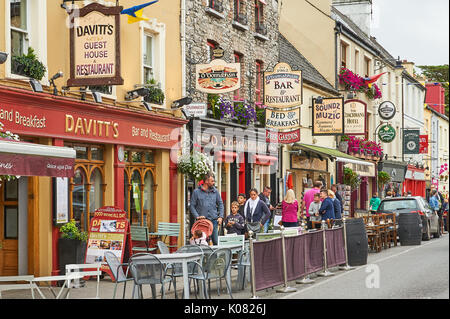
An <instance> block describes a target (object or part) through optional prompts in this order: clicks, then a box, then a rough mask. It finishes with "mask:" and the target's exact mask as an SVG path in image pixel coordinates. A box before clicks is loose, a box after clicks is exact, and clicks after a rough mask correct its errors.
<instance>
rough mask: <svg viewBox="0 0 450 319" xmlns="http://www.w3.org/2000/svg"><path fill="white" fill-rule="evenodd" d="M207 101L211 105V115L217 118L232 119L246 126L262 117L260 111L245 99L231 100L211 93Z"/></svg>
mask: <svg viewBox="0 0 450 319" xmlns="http://www.w3.org/2000/svg"><path fill="white" fill-rule="evenodd" d="M208 102H209V104H210V106H211V111H212V116H213V118H215V119H217V120H225V121H227V122H229V121H234V122H236V123H238V124H241V125H246V126H248V125H250V124H254V123H256V122H257V120H259V119H263V116H262V115H261V111H260V112H257V110H255V107H253V106H252V105H250V104H249V103H248V102H246V101H235V102H232V101H230V100H227V99H225V98H223V97H216V96H213V95H211V96H210V97H209V99H208Z"/></svg>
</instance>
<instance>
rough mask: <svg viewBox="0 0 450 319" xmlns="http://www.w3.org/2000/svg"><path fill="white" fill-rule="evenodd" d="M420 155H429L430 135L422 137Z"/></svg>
mask: <svg viewBox="0 0 450 319" xmlns="http://www.w3.org/2000/svg"><path fill="white" fill-rule="evenodd" d="M420 154H428V135H420Z"/></svg>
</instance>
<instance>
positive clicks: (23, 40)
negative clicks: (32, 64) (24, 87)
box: [10, 0, 29, 74]
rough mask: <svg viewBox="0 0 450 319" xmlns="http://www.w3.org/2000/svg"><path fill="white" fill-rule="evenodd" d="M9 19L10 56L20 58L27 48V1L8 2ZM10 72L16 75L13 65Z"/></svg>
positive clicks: (11, 0)
mask: <svg viewBox="0 0 450 319" xmlns="http://www.w3.org/2000/svg"><path fill="white" fill-rule="evenodd" d="M10 19H11V20H10V25H11V27H10V29H11V56H21V55H22V54H26V53H27V51H28V46H29V41H28V40H29V34H28V9H27V0H10ZM11 61H13V60H12V59H11ZM11 72H12V73H16V74H17V73H18V71H17V67H16V66H15V65H14V64H12V65H11Z"/></svg>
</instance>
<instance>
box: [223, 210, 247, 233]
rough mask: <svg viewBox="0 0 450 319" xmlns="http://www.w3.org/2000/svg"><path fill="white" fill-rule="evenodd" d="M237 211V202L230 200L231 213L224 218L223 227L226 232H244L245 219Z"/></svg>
mask: <svg viewBox="0 0 450 319" xmlns="http://www.w3.org/2000/svg"><path fill="white" fill-rule="evenodd" d="M238 212H239V203H238V202H232V203H231V214H230V215H228V216H227V218H225V228H226V230H227V234H238V235H243V234H244V228H245V220H244V217H242V216H241V214H238Z"/></svg>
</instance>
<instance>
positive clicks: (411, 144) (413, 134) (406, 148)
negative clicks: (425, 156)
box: [403, 130, 420, 154]
mask: <svg viewBox="0 0 450 319" xmlns="http://www.w3.org/2000/svg"><path fill="white" fill-rule="evenodd" d="M403 154H420V130H404V131H403Z"/></svg>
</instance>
